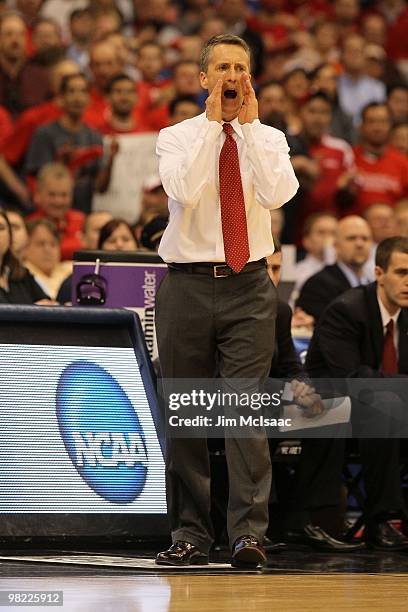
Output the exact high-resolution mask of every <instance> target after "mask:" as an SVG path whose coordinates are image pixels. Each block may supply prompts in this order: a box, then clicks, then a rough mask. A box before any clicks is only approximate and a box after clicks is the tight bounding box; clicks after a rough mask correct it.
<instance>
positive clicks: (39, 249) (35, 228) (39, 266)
mask: <svg viewBox="0 0 408 612" xmlns="http://www.w3.org/2000/svg"><path fill="white" fill-rule="evenodd" d="M27 231H28V236H29V239H28V245H27V248H26V259H25V262H24V263H25V266H26V268H27V269H28V270H29V271H30V272H31V274H32V275H33V276H34V279H35V280H36V282H37V283H38V284H39V285H40V287H41V288H42V289H43V290H44V291H45V293H46V294H47V295H49V296H50V298H51V299H53V300H55V299H56V297H57V294H58V290H59V288H60V286H61V284H62V282H63V281H64V280H65V279H66V278H67V276H69V275H70V274H71V272H72V263H71V262H70V261H61V255H60V243H59V233H58V230H57V228H56V226H55V225H54V223H52V221H49V220H48V219H37V220H36V221H30V222H29V223H28V224H27Z"/></svg>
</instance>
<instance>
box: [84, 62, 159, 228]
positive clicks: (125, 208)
mask: <svg viewBox="0 0 408 612" xmlns="http://www.w3.org/2000/svg"><path fill="white" fill-rule="evenodd" d="M109 90H110V93H109V100H110V110H109V111H106V112H105V113H104V116H103V117H101V121H102V122H101V123H100V124H99V125H98V126H97V127H98V129H99V131H100V132H101V133H103V134H105V138H104V144H105V161H104V167H103V169H102V170H101V172H100V174H99V177H98V182H97V187H96V193H95V195H94V199H93V203H92V208H93V210H107V211H110V212H112V213H113V214H114V215H115V216H119V217H121V218H123V219H125V220H126V221H128V222H129V223H135V222H136V221H137V220H138V218H139V216H140V210H141V190H142V182H143V180H144V178H145V177H146V175H147V174H150V173H151V172H153V171H155V170H156V167H157V160H156V155H155V146H156V139H157V135H156V134H155V133H151V134H149V135H147V134H146V132H152V128H151V127H150V126H149V125H148V124H147V123H146V119H145V113H144V110H143V109H142V108H141V107H140V106H139V105H136V101H137V94H136V89H135V84H134V83H133V81H132V80H131V79H130V78H129V77H128V76H126V75H124V74H123V75H118V76H117V77H114V78H113V79H112V81H111V83H110V86H109ZM142 133H144V134H146V135H145V136H144V137H142V136H141V134H142ZM137 135H139V136H137ZM131 175H132V177H133V178H132V182H131V185H129V176H131Z"/></svg>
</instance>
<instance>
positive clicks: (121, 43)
mask: <svg viewBox="0 0 408 612" xmlns="http://www.w3.org/2000/svg"><path fill="white" fill-rule="evenodd" d="M105 40H106V41H107V42H108V43H110V44H111V45H113V46H114V47H115V49H116V54H117V56H118V59H119V62H120V65H121V66H122V67H123V70H122V72H123V73H124V74H126V75H127V76H128V77H130V78H131V79H132V80H133V81H136V80H137V78H138V76H139V74H138V70H137V68H136V66H135V62H134V54H133V50H132V45H131V40H130V39H129V38H127V37H126V36H124V35H123V34H122V33H121V32H113V33H112V34H108V35H107V36H106V37H105Z"/></svg>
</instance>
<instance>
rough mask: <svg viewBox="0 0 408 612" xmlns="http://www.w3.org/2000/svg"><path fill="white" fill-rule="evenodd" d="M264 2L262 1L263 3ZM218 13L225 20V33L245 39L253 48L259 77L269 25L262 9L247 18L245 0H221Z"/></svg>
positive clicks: (218, 4) (253, 57) (253, 59)
mask: <svg viewBox="0 0 408 612" xmlns="http://www.w3.org/2000/svg"><path fill="white" fill-rule="evenodd" d="M263 4H264V3H262V5H263ZM217 13H218V15H219V16H220V17H221V18H222V19H223V20H224V22H225V25H226V27H225V34H235V35H236V36H240V37H241V38H243V39H244V40H245V42H246V43H247V45H248V46H249V48H250V49H251V60H252V72H253V74H254V77H255V78H258V77H259V75H260V74H261V72H262V68H263V63H262V62H263V54H264V49H265V46H264V38H265V36H264V37H263V38H262V36H261V35H260V34H261V33H262V34H264V32H265V30H264V26H267V25H268V24H267V22H266V20H265V16H264V15H263V14H262V11H261V12H260V13H258V14H257V15H256V16H254V17H253V18H249V19H248V18H247V17H248V12H247V4H246V2H245V1H244V0H219V1H218V3H217Z"/></svg>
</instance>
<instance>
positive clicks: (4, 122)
mask: <svg viewBox="0 0 408 612" xmlns="http://www.w3.org/2000/svg"><path fill="white" fill-rule="evenodd" d="M13 128H14V125H13V119H12V118H11V115H10V113H9V112H8V111H7V110H6V109H5V108H4V106H0V150H1V147H2V146H3V142H4V141H5V140H6V139H7V138H8V137H9V136H10V134H11V133H12V132H13Z"/></svg>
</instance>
